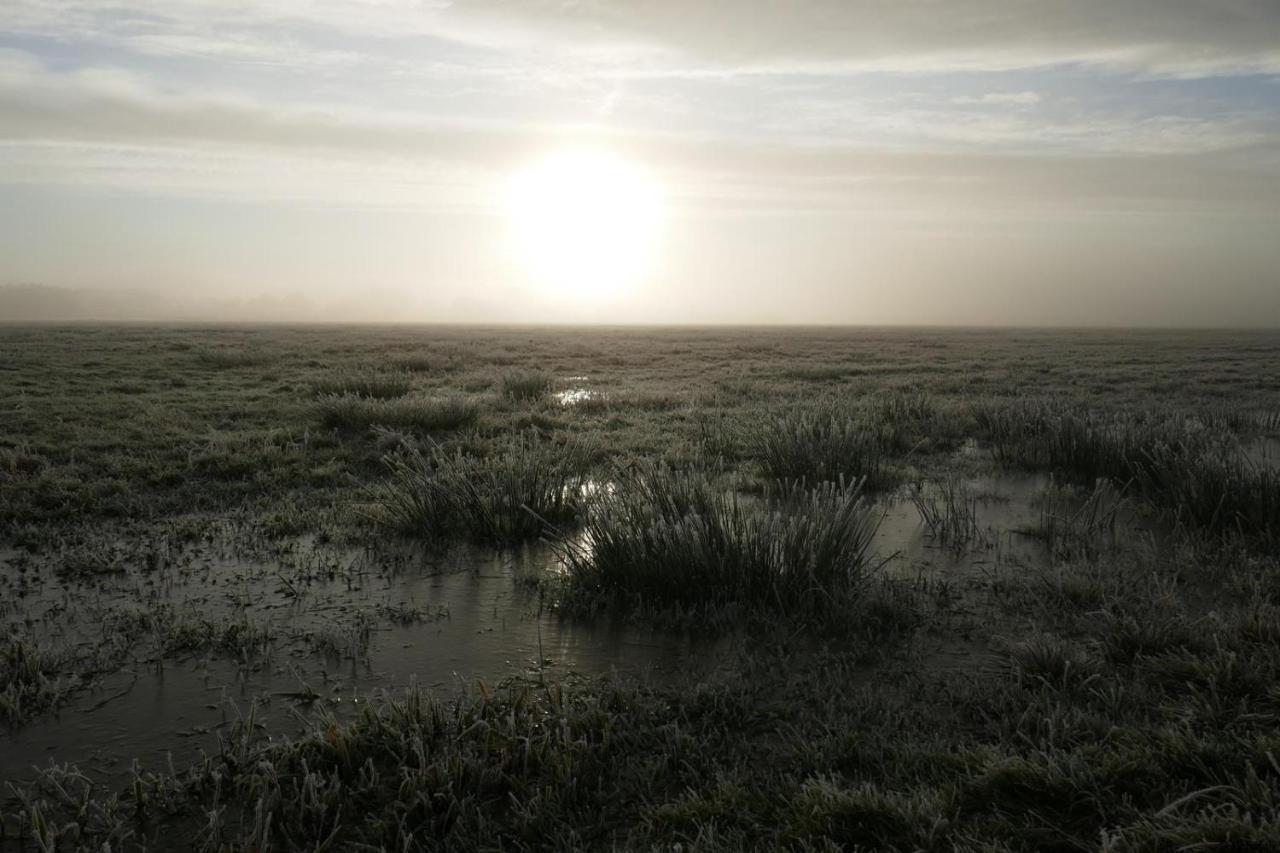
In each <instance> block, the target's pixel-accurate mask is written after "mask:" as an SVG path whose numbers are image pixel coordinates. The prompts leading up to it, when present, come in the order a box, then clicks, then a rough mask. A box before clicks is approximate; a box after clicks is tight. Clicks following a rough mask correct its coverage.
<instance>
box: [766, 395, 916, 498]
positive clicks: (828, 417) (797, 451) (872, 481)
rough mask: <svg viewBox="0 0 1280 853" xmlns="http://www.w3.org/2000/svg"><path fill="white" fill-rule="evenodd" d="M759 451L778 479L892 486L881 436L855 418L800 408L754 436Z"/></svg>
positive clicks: (769, 474)
mask: <svg viewBox="0 0 1280 853" xmlns="http://www.w3.org/2000/svg"><path fill="white" fill-rule="evenodd" d="M754 444H755V455H756V458H757V459H758V460H759V461H760V463H761V465H763V466H764V470H765V473H766V474H767V475H768V476H769V477H770V478H772V479H774V480H777V481H780V482H789V481H795V480H802V481H804V482H806V483H811V484H812V483H823V482H831V483H835V482H840V481H842V480H843V481H846V482H853V481H855V480H861V481H863V482H864V483H865V485H866V488H869V489H874V488H881V487H883V486H885V485H888V484H889V481H890V479H891V478H890V477H889V472H888V470H887V467H886V460H885V449H884V446H883V444H882V442H881V441H880V436H879V435H878V434H877V433H875V432H874V431H872V430H870V429H868V428H867V427H865V426H863V425H862V424H860V423H858V422H857V421H856V420H854V419H853V418H852V417H849V416H842V415H840V414H838V413H835V412H827V413H813V412H801V413H797V414H788V415H783V416H781V417H778V418H775V419H774V420H773V421H771V422H768V423H766V424H765V425H764V426H763V427H762V428H761V429H760V431H759V433H758V434H757V435H756V437H755V442H754Z"/></svg>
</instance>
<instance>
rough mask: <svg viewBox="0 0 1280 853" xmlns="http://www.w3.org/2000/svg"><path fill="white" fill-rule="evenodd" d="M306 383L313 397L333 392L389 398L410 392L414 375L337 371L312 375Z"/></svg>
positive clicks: (398, 371)
mask: <svg viewBox="0 0 1280 853" xmlns="http://www.w3.org/2000/svg"><path fill="white" fill-rule="evenodd" d="M309 384H310V387H311V393H312V394H313V395H314V396H316V397H320V396H324V395H334V394H336V395H339V396H342V395H348V396H353V397H368V398H371V399H375V400H392V399H395V398H396V397H403V396H404V395H405V394H408V393H409V390H410V389H411V388H412V387H413V378H412V377H411V376H410V375H409V373H408V372H407V371H402V370H397V371H390V370H359V369H356V370H337V371H332V372H330V373H324V374H321V375H319V376H315V377H312V379H311V381H310V383H309Z"/></svg>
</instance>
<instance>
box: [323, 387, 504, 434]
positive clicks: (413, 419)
mask: <svg viewBox="0 0 1280 853" xmlns="http://www.w3.org/2000/svg"><path fill="white" fill-rule="evenodd" d="M315 408H316V412H317V414H318V415H319V416H320V420H321V421H322V422H323V423H324V425H325V426H329V427H336V428H338V429H346V430H358V429H369V428H370V427H373V426H383V427H392V428H397V427H398V428H402V429H419V430H426V431H428V432H434V431H443V430H455V429H461V428H463V427H467V426H471V425H472V424H473V423H475V421H476V418H477V416H478V414H479V411H478V409H477V407H476V404H475V403H474V402H472V401H471V400H469V399H467V398H465V397H400V398H398V399H394V400H379V399H374V398H370V397H362V396H359V395H356V394H326V395H324V396H322V397H320V399H318V400H317V401H316V404H315Z"/></svg>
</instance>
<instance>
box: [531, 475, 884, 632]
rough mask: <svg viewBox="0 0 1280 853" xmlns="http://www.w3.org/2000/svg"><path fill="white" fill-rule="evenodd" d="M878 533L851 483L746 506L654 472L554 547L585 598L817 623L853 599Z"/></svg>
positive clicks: (694, 478)
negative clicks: (736, 610)
mask: <svg viewBox="0 0 1280 853" xmlns="http://www.w3.org/2000/svg"><path fill="white" fill-rule="evenodd" d="M878 525H879V516H877V515H876V514H874V513H873V512H872V510H871V509H870V507H869V506H868V504H867V501H866V499H865V498H864V497H863V495H862V488H861V483H857V484H855V485H852V486H847V485H843V484H835V483H823V484H820V485H818V486H814V487H806V486H804V485H802V484H799V483H793V484H787V485H784V486H782V487H781V488H779V489H777V490H776V491H775V492H773V493H770V494H767V495H766V496H765V498H764V500H763V502H760V501H756V500H751V501H746V500H743V499H741V498H739V497H738V496H737V495H735V494H733V493H726V492H725V491H723V490H721V489H720V488H719V487H718V486H717V485H716V484H715V483H713V482H712V481H711V480H709V479H708V478H707V477H705V476H704V475H701V474H682V473H677V472H675V471H672V470H671V469H669V468H666V467H655V468H651V469H649V470H646V471H641V472H636V473H632V474H630V475H628V476H626V477H624V478H623V479H622V481H621V482H620V483H618V485H617V487H616V488H615V489H613V490H612V491H611V492H608V493H606V494H602V495H600V496H599V499H598V500H597V501H596V502H595V503H594V504H593V505H592V507H591V508H590V510H589V512H588V514H587V520H586V525H585V536H584V537H583V540H582V543H581V544H580V543H578V542H575V541H572V540H569V539H566V538H561V539H560V540H558V541H557V542H556V543H554V544H555V547H556V548H557V550H558V551H559V553H560V555H561V557H562V559H563V560H564V563H565V566H566V568H567V571H568V578H569V583H570V588H571V590H575V591H576V592H577V593H580V594H584V595H586V596H589V597H599V596H605V597H609V598H613V599H615V600H620V603H622V604H624V606H625V605H635V606H645V605H656V606H658V607H674V608H677V609H692V610H698V609H702V608H716V607H720V606H724V605H743V606H746V607H748V608H751V609H763V610H767V611H783V612H786V613H788V614H795V615H801V616H803V615H814V616H822V615H827V614H829V613H832V612H834V611H838V610H841V609H843V608H844V606H845V605H847V604H849V603H851V602H852V601H853V600H855V599H856V598H857V595H858V593H859V591H860V589H861V587H862V586H863V584H864V582H865V581H866V580H867V576H868V574H869V564H868V557H867V552H868V548H869V546H870V544H871V539H872V536H873V535H874V534H875V531H876V528H877V526H878Z"/></svg>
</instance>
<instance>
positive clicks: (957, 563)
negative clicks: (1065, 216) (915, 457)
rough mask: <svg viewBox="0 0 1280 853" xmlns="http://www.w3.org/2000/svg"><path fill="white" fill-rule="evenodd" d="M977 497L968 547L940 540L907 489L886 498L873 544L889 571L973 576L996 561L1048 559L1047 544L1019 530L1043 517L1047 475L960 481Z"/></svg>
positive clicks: (1030, 562)
mask: <svg viewBox="0 0 1280 853" xmlns="http://www.w3.org/2000/svg"><path fill="white" fill-rule="evenodd" d="M959 482H960V484H961V485H962V486H963V488H964V489H965V490H966V492H967V493H968V495H969V496H970V497H971V498H973V499H974V500H975V504H974V509H975V514H976V520H977V533H976V536H974V537H973V540H972V541H971V542H969V543H968V544H967V545H966V546H965V547H963V548H960V547H953V546H951V545H950V544H946V543H943V542H941V541H939V538H938V537H937V536H935V535H933V533H932V532H931V531H930V530H929V528H928V526H927V525H926V524H925V522H924V519H923V517H922V516H921V514H920V511H919V510H918V509H917V508H916V506H915V505H914V504H913V503H912V502H911V498H910V491H909V488H904V489H901V490H899V491H898V492H897V493H895V494H893V495H891V496H890V497H889V498H887V499H886V501H885V503H884V505H883V509H884V512H885V516H884V520H883V521H882V522H881V524H880V528H879V529H878V530H877V531H876V536H875V540H874V541H873V543H872V548H873V550H875V551H876V552H877V553H878V555H879V559H880V560H886V561H887V562H886V563H885V569H886V571H888V572H889V573H890V574H894V575H899V576H915V575H917V574H921V573H924V574H929V575H936V574H957V575H962V576H965V575H973V574H975V573H978V572H981V570H982V569H983V568H985V567H991V566H994V565H996V564H1000V563H1003V564H1016V565H1037V564H1047V563H1048V561H1049V553H1048V550H1047V548H1046V547H1045V546H1044V544H1043V543H1041V542H1039V541H1037V540H1035V539H1033V538H1031V537H1029V536H1024V535H1022V534H1020V533H1018V532H1016V531H1018V530H1020V529H1022V528H1024V527H1027V526H1030V525H1032V524H1034V523H1035V522H1036V521H1037V520H1038V519H1039V517H1040V508H1039V506H1038V504H1037V503H1036V501H1037V498H1038V497H1039V496H1040V495H1041V494H1042V493H1043V492H1044V490H1045V489H1046V488H1047V487H1048V486H1049V484H1050V482H1051V481H1050V479H1049V477H1048V476H1047V475H1044V474H999V475H989V476H984V477H971V478H965V479H962V480H960V481H959Z"/></svg>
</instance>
